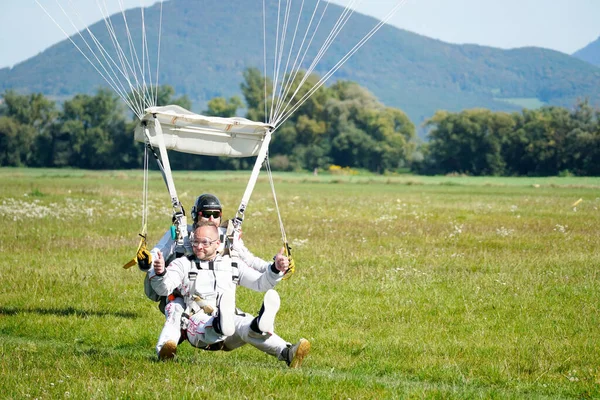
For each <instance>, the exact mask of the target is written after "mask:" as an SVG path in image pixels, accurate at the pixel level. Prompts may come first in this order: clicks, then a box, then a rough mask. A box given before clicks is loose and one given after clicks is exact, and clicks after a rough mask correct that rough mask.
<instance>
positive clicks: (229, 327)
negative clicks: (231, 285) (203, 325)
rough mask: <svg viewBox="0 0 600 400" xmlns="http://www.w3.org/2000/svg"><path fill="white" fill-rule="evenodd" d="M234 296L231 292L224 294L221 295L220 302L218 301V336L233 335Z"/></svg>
mask: <svg viewBox="0 0 600 400" xmlns="http://www.w3.org/2000/svg"><path fill="white" fill-rule="evenodd" d="M234 316H235V294H234V293H232V292H225V293H223V294H222V295H221V301H219V315H218V330H217V332H219V331H220V332H219V333H220V334H222V335H224V336H231V335H233V334H234V333H235V321H234Z"/></svg>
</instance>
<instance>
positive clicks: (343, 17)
mask: <svg viewBox="0 0 600 400" xmlns="http://www.w3.org/2000/svg"><path fill="white" fill-rule="evenodd" d="M355 2H356V0H353V1H352V2H351V3H350V4H348V5H347V6H346V7H345V8H344V10H343V11H342V13H341V14H340V16H339V17H338V19H337V21H336V23H335V24H334V26H333V28H332V29H331V31H330V32H329V34H328V36H327V38H326V39H325V41H324V42H323V44H322V45H321V48H320V49H319V51H318V53H317V55H316V56H315V58H314V59H313V61H312V63H311V65H310V66H309V67H308V68H307V71H306V74H305V75H304V76H303V77H302V80H301V81H300V83H299V84H298V86H297V88H296V90H295V92H294V94H293V95H292V96H289V100H288V101H287V104H286V106H285V109H284V111H285V110H286V109H288V108H289V107H290V104H291V102H292V101H293V100H294V98H295V97H296V94H297V93H298V92H299V91H300V89H301V88H302V87H303V85H304V83H305V82H306V81H307V80H308V79H309V78H310V75H311V74H312V72H313V71H314V69H315V68H316V66H317V65H318V63H319V62H320V61H321V59H322V58H323V57H324V55H325V54H326V52H327V50H328V49H329V47H331V44H332V43H333V42H334V41H335V38H336V37H337V36H338V35H339V33H340V32H341V31H342V28H343V27H344V26H345V25H346V23H347V22H348V20H349V19H350V17H351V16H352V14H353V13H354V10H353V9H352V8H350V7H351V6H352V5H354V3H355ZM325 11H326V10H323V13H322V17H323V16H324V14H325ZM314 33H315V34H316V30H315V32H314ZM311 42H312V41H311ZM296 73H297V72H296ZM292 84H293V81H290V84H289V86H290V87H291V85H292ZM283 101H285V98H284V99H282V102H283ZM278 111H280V110H278ZM284 113H285V112H281V114H284ZM277 115H280V113H278V114H277ZM276 124H277V120H275V121H274V125H276Z"/></svg>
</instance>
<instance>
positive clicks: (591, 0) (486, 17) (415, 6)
mask: <svg viewBox="0 0 600 400" xmlns="http://www.w3.org/2000/svg"><path fill="white" fill-rule="evenodd" d="M38 1H39V2H40V3H41V4H43V5H44V6H45V7H47V8H48V10H49V12H50V13H51V14H52V15H60V10H59V9H58V8H57V6H56V3H57V2H58V3H59V4H62V5H63V6H65V7H70V6H69V2H73V3H74V4H75V5H76V7H77V10H79V11H80V12H81V19H82V20H83V21H84V22H85V23H86V24H90V23H92V22H95V21H97V20H99V19H100V18H101V17H102V14H101V12H100V11H99V10H98V7H97V2H100V3H101V4H102V3H103V4H106V6H107V7H108V8H109V10H110V11H111V12H116V11H118V10H119V1H121V2H122V3H123V4H124V6H125V8H130V7H137V6H140V5H150V4H153V3H155V2H156V1H157V0H38ZM171 1H174V0H171ZM197 1H198V2H199V4H201V3H200V1H215V0H197ZM242 1H256V2H257V6H260V5H261V4H262V2H261V1H260V0H242ZM296 1H300V0H296ZM333 1H334V2H335V3H337V4H341V5H347V4H353V5H354V7H355V8H356V9H357V10H358V11H360V12H363V13H365V14H369V15H373V16H376V17H379V18H383V17H384V16H385V15H386V14H387V12H388V11H389V10H391V9H392V8H393V6H394V4H396V3H397V2H398V0H362V1H358V0H333ZM0 5H1V6H2V10H3V12H2V13H0V68H2V67H7V66H13V65H14V64H16V63H18V62H20V61H24V60H26V59H27V58H30V57H32V56H34V55H36V54H38V53H39V52H41V51H43V50H44V49H46V48H47V47H49V46H51V45H53V44H54V43H56V42H59V41H61V40H63V39H64V37H65V36H64V34H63V33H62V32H61V31H60V30H59V29H58V28H57V27H56V25H55V24H54V23H53V22H52V21H51V20H50V18H49V17H48V16H47V15H46V14H45V13H44V11H43V10H42V9H41V7H39V6H38V4H36V2H35V1H34V0H0ZM599 16H600V0H502V1H494V0H406V1H404V3H403V5H402V7H401V8H400V9H399V11H398V12H397V13H396V14H395V16H394V17H393V18H392V19H391V20H390V23H391V24H393V25H395V26H397V27H400V28H403V29H407V30H410V31H413V32H416V33H419V34H422V35H425V36H429V37H432V38H435V39H440V40H443V41H445V42H450V43H475V44H481V45H485V46H493V47H499V48H505V49H506V48H514V47H523V46H538V47H545V48H549V49H554V50H558V51H561V52H563V53H568V54H571V53H573V52H574V51H576V50H579V49H580V48H582V47H584V46H586V45H587V44H589V43H590V42H592V41H594V40H596V39H597V38H598V37H599V36H600V24H599V23H598V17H599ZM61 25H62V24H61ZM63 26H65V25H63ZM73 32H74V29H73V28H71V29H70V30H68V32H67V33H69V34H71V33H73Z"/></svg>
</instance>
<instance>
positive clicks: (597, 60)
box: [573, 37, 600, 67]
mask: <svg viewBox="0 0 600 400" xmlns="http://www.w3.org/2000/svg"><path fill="white" fill-rule="evenodd" d="M573 57H577V58H579V59H581V60H583V61H587V62H589V63H590V64H593V65H595V66H597V67H600V37H598V39H596V40H594V41H593V42H592V43H590V44H588V45H587V46H585V47H584V48H583V49H580V50H577V51H576V52H575V53H573Z"/></svg>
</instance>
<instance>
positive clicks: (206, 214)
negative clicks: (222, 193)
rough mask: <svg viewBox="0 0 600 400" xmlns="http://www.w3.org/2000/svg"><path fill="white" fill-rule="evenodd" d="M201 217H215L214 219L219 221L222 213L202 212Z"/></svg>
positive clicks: (214, 211) (216, 211) (213, 211)
mask: <svg viewBox="0 0 600 400" xmlns="http://www.w3.org/2000/svg"><path fill="white" fill-rule="evenodd" d="M200 216H201V217H203V218H206V219H209V218H210V217H213V219H217V218H220V217H221V211H219V210H202V211H200Z"/></svg>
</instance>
